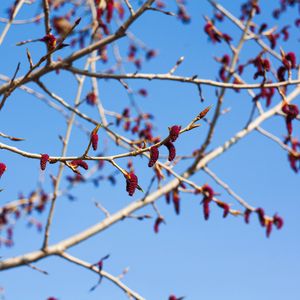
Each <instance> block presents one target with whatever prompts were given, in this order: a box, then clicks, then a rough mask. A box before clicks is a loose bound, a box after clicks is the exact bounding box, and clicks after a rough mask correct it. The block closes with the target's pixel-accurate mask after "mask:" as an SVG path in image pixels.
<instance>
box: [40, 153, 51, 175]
mask: <svg viewBox="0 0 300 300" xmlns="http://www.w3.org/2000/svg"><path fill="white" fill-rule="evenodd" d="M48 161H49V155H48V154H42V155H41V159H40V166H41V170H43V171H44V170H45V169H46V165H47V162H48Z"/></svg>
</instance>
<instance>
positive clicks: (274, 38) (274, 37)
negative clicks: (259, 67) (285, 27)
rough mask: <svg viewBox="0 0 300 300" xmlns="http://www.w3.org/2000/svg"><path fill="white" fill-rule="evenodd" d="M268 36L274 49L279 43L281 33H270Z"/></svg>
mask: <svg viewBox="0 0 300 300" xmlns="http://www.w3.org/2000/svg"><path fill="white" fill-rule="evenodd" d="M266 37H267V38H268V40H269V41H270V47H271V49H274V48H275V47H276V45H277V39H278V38H279V34H278V33H276V34H273V33H270V34H268V35H267V36H266Z"/></svg>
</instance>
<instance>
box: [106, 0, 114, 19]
mask: <svg viewBox="0 0 300 300" xmlns="http://www.w3.org/2000/svg"><path fill="white" fill-rule="evenodd" d="M106 3H107V7H106V11H107V13H106V22H107V23H110V21H111V19H112V16H113V11H114V0H106Z"/></svg>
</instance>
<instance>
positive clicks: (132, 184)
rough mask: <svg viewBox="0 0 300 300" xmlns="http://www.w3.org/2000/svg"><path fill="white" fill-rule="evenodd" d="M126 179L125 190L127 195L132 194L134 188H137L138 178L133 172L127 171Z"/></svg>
mask: <svg viewBox="0 0 300 300" xmlns="http://www.w3.org/2000/svg"><path fill="white" fill-rule="evenodd" d="M125 179H126V192H128V195H129V196H133V194H134V192H135V190H136V189H137V188H138V178H137V176H136V175H135V174H134V172H129V173H127V174H126V176H125Z"/></svg>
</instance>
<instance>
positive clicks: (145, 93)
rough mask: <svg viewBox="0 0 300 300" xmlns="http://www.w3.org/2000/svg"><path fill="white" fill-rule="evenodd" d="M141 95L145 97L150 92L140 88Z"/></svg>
mask: <svg viewBox="0 0 300 300" xmlns="http://www.w3.org/2000/svg"><path fill="white" fill-rule="evenodd" d="M138 93H139V95H141V96H143V97H147V96H148V92H147V90H146V89H139V91H138Z"/></svg>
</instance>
